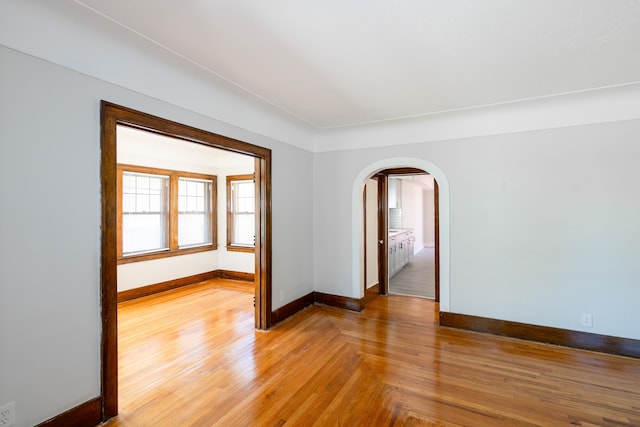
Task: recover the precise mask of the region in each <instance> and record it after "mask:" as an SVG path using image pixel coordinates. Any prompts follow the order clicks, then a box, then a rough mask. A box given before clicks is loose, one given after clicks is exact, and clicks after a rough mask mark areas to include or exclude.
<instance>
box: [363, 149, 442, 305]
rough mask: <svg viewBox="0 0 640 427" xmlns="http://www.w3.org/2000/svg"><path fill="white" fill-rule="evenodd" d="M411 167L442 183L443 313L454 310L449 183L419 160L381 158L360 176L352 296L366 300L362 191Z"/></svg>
mask: <svg viewBox="0 0 640 427" xmlns="http://www.w3.org/2000/svg"><path fill="white" fill-rule="evenodd" d="M403 167H410V168H416V169H421V170H424V171H425V172H428V173H429V174H430V175H432V176H433V178H434V180H435V181H436V182H437V184H438V188H439V192H438V215H439V224H438V233H439V239H440V241H439V260H438V266H439V270H440V310H441V311H450V308H451V307H450V305H451V303H450V281H449V279H450V278H449V276H450V260H449V253H450V236H449V183H448V180H447V177H446V175H445V174H444V172H443V171H442V170H441V169H440V168H439V167H437V166H436V165H435V164H433V163H431V162H429V161H426V160H423V159H417V158H411V157H396V158H388V159H381V160H378V161H376V162H374V163H371V164H369V165H367V166H366V167H365V168H363V169H362V170H361V171H360V172H359V173H358V175H357V176H356V178H355V180H354V183H353V189H352V196H351V200H352V209H351V212H352V216H351V222H352V227H351V230H352V236H351V249H352V250H351V257H352V263H351V266H352V282H351V285H352V289H351V291H352V295H354V296H355V297H358V298H362V297H363V294H364V289H363V287H362V283H363V280H364V277H363V271H362V269H361V262H360V260H361V257H362V245H361V242H362V239H363V232H362V230H363V225H364V224H363V217H364V215H363V213H364V211H363V205H362V192H363V190H364V185H365V182H366V181H367V179H369V178H370V177H371V176H373V175H375V174H376V173H378V172H380V171H382V170H385V169H395V168H403Z"/></svg>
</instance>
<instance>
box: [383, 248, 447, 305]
mask: <svg viewBox="0 0 640 427" xmlns="http://www.w3.org/2000/svg"><path fill="white" fill-rule="evenodd" d="M389 293H392V294H397V295H411V296H418V297H424V298H430V299H435V297H436V257H435V248H422V249H421V250H420V251H419V252H418V253H417V254H415V255H414V256H413V258H411V261H409V262H408V263H407V265H405V266H404V267H403V268H402V270H400V271H399V272H397V273H396V274H395V275H394V276H393V277H392V278H391V279H390V280H389Z"/></svg>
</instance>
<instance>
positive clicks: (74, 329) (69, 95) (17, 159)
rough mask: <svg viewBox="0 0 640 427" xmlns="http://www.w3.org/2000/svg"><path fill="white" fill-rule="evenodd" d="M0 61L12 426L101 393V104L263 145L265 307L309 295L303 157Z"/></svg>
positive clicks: (1, 361)
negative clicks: (269, 297) (268, 265)
mask: <svg viewBox="0 0 640 427" xmlns="http://www.w3.org/2000/svg"><path fill="white" fill-rule="evenodd" d="M0 63H1V64H2V67H0V141H1V142H0V192H1V193H2V195H3V205H2V207H3V208H2V209H0V236H2V237H1V238H0V342H2V351H1V352H0V378H1V379H2V380H1V381H0V402H2V403H5V402H10V401H14V402H15V404H16V415H17V420H18V423H17V426H18V427H23V426H31V425H34V424H37V423H39V422H41V421H43V420H46V419H48V418H50V417H52V416H55V415H57V414H60V413H62V412H64V411H66V410H68V409H70V408H72V407H74V406H76V405H78V404H80V403H84V402H86V401H87V400H89V399H92V398H95V397H97V396H98V395H99V394H100V332H101V321H100V265H99V261H100V120H99V118H100V100H102V99H105V100H108V101H111V102H114V103H116V104H120V105H125V106H127V107H130V108H134V109H137V110H140V111H144V112H147V113H150V114H154V115H158V116H161V117H165V118H167V119H170V120H173V121H177V122H180V123H185V124H187V125H190V126H195V127H198V128H202V129H205V130H208V131H212V132H216V133H220V134H222V135H226V136H229V137H232V138H236V139H240V140H244V141H247V142H250V143H253V144H256V145H260V146H263V147H267V148H271V150H272V154H273V166H274V171H273V181H272V187H273V200H272V212H273V295H274V297H273V308H274V309H276V308H278V307H280V306H282V305H283V304H284V303H288V302H290V301H292V300H294V299H296V298H298V297H300V296H302V295H305V294H308V293H309V292H311V291H312V290H313V282H312V280H313V277H312V274H313V265H312V264H313V262H312V250H311V244H310V243H309V242H311V240H312V237H313V236H312V225H311V221H312V218H313V211H312V208H313V202H312V196H311V192H310V191H309V189H310V188H311V187H312V182H311V179H312V170H313V163H312V154H311V153H309V152H307V151H304V150H302V149H299V148H295V147H293V146H291V145H288V144H284V143H281V142H279V141H276V140H274V139H271V138H267V137H264V136H261V135H258V134H255V133H252V132H249V131H246V130H243V129H240V128H238V127H234V126H231V125H228V124H226V123H223V122H221V121H218V120H216V119H213V118H211V117H206V116H203V115H200V114H197V113H194V112H192V111H189V110H186V109H183V108H180V107H178V106H175V105H171V104H168V103H165V102H162V101H159V100H157V99H153V98H150V97H147V96H144V95H141V94H139V93H136V92H134V91H131V90H127V89H124V88H122V87H119V86H115V85H113V84H110V83H106V82H104V81H100V80H97V79H94V78H91V77H88V76H85V75H82V74H79V73H77V72H74V71H70V70H68V69H65V68H62V67H60V66H57V65H54V64H51V63H48V62H45V61H42V60H40V59H36V58H34V57H31V56H29V55H25V54H22V53H18V52H16V51H14V50H11V49H8V48H6V47H0ZM196 95H197V96H200V94H199V93H196ZM209 102H212V103H213V102H216V100H215V99H210V100H209ZM236 114H238V115H242V111H236ZM17 183H19V184H20V185H18V184H17ZM34 192H35V194H36V197H34ZM5 203H7V205H5Z"/></svg>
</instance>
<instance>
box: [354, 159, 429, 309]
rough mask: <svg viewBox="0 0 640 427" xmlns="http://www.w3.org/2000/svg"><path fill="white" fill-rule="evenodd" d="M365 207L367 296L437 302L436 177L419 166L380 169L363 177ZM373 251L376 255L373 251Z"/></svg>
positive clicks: (365, 275) (365, 291)
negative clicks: (373, 271)
mask: <svg viewBox="0 0 640 427" xmlns="http://www.w3.org/2000/svg"><path fill="white" fill-rule="evenodd" d="M372 198H375V203H374V202H373V201H372ZM363 212H364V217H363V236H364V239H363V240H364V242H363V254H364V256H363V257H364V268H363V273H364V274H363V277H364V288H365V289H364V295H365V301H368V300H370V299H372V298H373V297H374V296H375V295H373V294H374V293H376V294H382V295H386V294H399V295H411V296H419V297H424V298H429V299H433V300H434V301H435V302H439V299H440V286H439V218H438V184H437V182H436V181H435V179H434V178H433V176H431V175H429V174H428V173H427V172H425V171H423V170H421V169H416V168H394V169H386V170H383V171H380V172H378V173H377V174H375V175H374V176H373V177H372V178H371V179H369V180H367V181H366V182H365V185H364V190H363ZM372 216H374V219H372ZM374 228H376V231H377V233H375V234H374V233H373V232H372V229H374ZM374 250H375V251H376V253H377V260H376V259H375V258H373V257H372V256H371V252H372V251H374ZM376 261H377V262H376ZM374 263H375V264H376V267H377V271H376V274H375V279H376V280H375V288H373V287H372V285H373V283H374V281H373V280H372V278H373V273H372V270H373V268H372V264H374ZM373 290H375V291H376V292H373Z"/></svg>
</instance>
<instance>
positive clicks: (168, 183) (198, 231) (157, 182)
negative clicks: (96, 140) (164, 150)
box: [118, 165, 216, 263]
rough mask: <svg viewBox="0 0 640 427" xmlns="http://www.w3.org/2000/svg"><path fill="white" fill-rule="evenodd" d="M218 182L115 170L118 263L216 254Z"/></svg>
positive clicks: (127, 168) (127, 167)
mask: <svg viewBox="0 0 640 427" xmlns="http://www.w3.org/2000/svg"><path fill="white" fill-rule="evenodd" d="M215 200H216V177H215V176H212V175H202V174H194V173H190V172H180V171H173V170H163V169H155V168H147V167H141V166H132V165H118V202H119V205H118V206H119V213H120V214H119V215H118V243H119V244H118V261H119V262H120V263H127V262H132V261H141V260H145V259H154V258H160V257H166V256H174V255H181V254H184V253H191V252H200V251H207V250H214V249H216V244H215V242H216V230H215V224H216V222H215V214H214V212H215V211H214V208H215V204H216V202H215Z"/></svg>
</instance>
